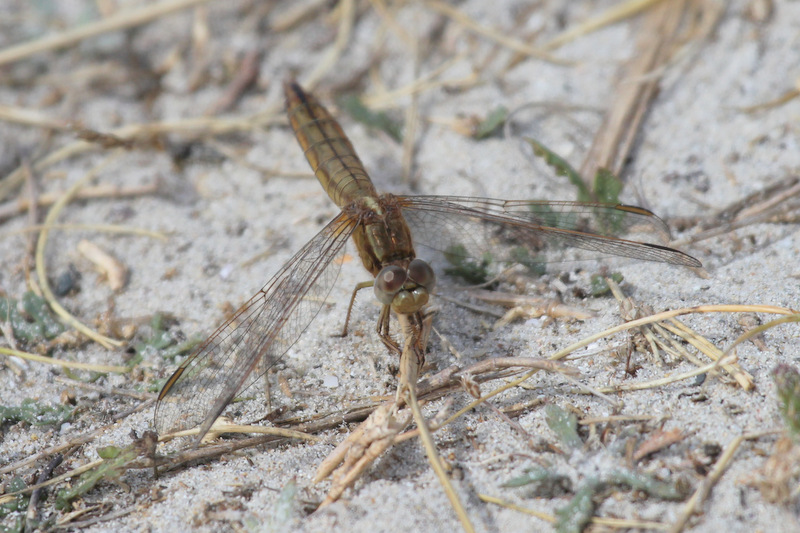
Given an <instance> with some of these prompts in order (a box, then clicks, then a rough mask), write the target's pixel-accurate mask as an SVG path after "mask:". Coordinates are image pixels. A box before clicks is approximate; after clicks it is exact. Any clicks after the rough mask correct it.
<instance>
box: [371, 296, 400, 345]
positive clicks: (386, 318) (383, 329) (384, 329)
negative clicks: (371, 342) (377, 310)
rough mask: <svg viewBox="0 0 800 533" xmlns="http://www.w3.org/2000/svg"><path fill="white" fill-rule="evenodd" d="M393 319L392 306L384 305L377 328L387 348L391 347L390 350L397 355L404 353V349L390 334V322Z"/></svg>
mask: <svg viewBox="0 0 800 533" xmlns="http://www.w3.org/2000/svg"><path fill="white" fill-rule="evenodd" d="M390 319H391V307H389V306H388V305H384V306H383V307H382V308H381V314H380V316H379V317H378V327H377V328H375V329H376V330H377V332H378V337H380V339H381V341H382V342H383V344H384V345H386V347H387V348H389V351H390V352H394V353H396V354H397V355H400V354H402V353H403V350H401V349H400V346H399V345H398V344H397V343H396V342H395V340H394V339H393V338H392V336H391V335H390V334H389V322H390Z"/></svg>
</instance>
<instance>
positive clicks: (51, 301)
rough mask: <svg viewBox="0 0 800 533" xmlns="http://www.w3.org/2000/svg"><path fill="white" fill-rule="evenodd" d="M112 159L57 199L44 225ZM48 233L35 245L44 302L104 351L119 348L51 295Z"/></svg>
mask: <svg viewBox="0 0 800 533" xmlns="http://www.w3.org/2000/svg"><path fill="white" fill-rule="evenodd" d="M113 159H115V157H114V156H112V157H109V158H107V159H106V160H105V162H103V163H101V164H100V165H99V166H97V167H95V168H94V169H93V170H92V171H90V172H87V173H86V175H85V176H84V177H83V178H81V179H79V180H78V181H76V182H75V184H74V185H73V186H72V187H70V188H69V189H68V190H67V191H66V192H65V193H64V195H63V196H62V197H61V198H59V199H58V201H56V203H54V204H53V207H51V208H50V211H48V212H47V216H46V217H45V219H44V225H45V226H48V225H50V224H52V223H53V222H54V221H55V220H56V218H57V217H58V215H59V214H60V213H61V210H62V209H63V208H64V206H65V205H67V204H68V203H69V201H70V200H71V199H72V196H73V195H74V194H75V192H76V191H78V189H80V188H81V187H82V186H83V184H84V183H86V182H88V181H89V180H91V179H93V178H94V177H95V176H96V175H97V174H99V173H100V171H101V170H102V169H103V168H104V167H105V166H107V165H109V164H110V163H111V162H112V161H113ZM48 233H49V232H48V230H47V229H43V230H42V232H41V233H40V234H39V241H38V242H37V243H36V274H37V277H38V280H39V286H40V288H41V290H42V295H43V296H44V298H45V300H47V303H48V305H49V306H50V308H51V309H52V310H53V312H54V313H56V314H57V315H58V316H60V317H61V318H62V319H63V320H64V321H65V322H66V323H67V324H68V325H69V326H71V327H73V328H75V329H76V330H78V331H79V332H81V333H82V334H84V335H86V336H87V337H89V338H90V339H92V340H94V341H95V342H97V343H98V344H100V345H102V346H103V347H105V348H106V349H109V350H110V349H112V348H114V347H116V348H119V347H120V346H122V345H123V344H124V343H123V342H121V341H118V340H116V339H112V338H110V337H106V336H105V335H101V334H100V333H98V332H96V331H94V330H93V329H91V328H90V327H89V326H86V325H85V324H83V323H82V322H81V321H80V320H78V319H77V318H75V317H74V316H73V315H72V314H71V313H70V312H69V311H67V310H66V309H65V308H64V307H63V306H62V305H61V304H60V303H58V301H57V300H56V297H55V294H53V290H52V289H51V288H50V280H49V279H48V276H47V267H46V265H45V261H44V249H45V246H46V244H47V237H48Z"/></svg>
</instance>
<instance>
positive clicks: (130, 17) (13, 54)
mask: <svg viewBox="0 0 800 533" xmlns="http://www.w3.org/2000/svg"><path fill="white" fill-rule="evenodd" d="M208 1H209V0H168V1H165V2H161V3H158V4H152V5H148V6H145V7H142V8H139V9H130V10H122V11H119V12H117V13H116V14H114V15H111V16H110V17H106V18H104V19H102V20H98V21H97V22H90V23H88V24H83V25H81V26H78V27H77V28H73V29H71V30H67V31H65V32H62V33H56V34H53V35H47V36H45V37H42V38H41V39H36V40H34V41H30V42H27V43H23V44H20V45H16V46H10V47H8V48H6V49H5V50H0V65H5V64H7V63H13V62H14V61H19V60H20V59H24V58H26V57H28V56H31V55H34V54H38V53H41V52H47V51H51V50H57V49H59V48H66V47H68V46H72V45H74V44H77V43H79V42H81V41H82V40H84V39H88V38H90V37H97V36H98V35H102V34H104V33H109V32H112V31H118V30H123V29H126V28H132V27H134V26H140V25H142V24H145V23H147V22H150V21H152V20H155V19H157V18H160V17H164V16H166V15H169V14H170V13H173V12H175V11H180V10H183V9H186V8H189V7H192V6H194V5H198V4H202V3H205V2H208Z"/></svg>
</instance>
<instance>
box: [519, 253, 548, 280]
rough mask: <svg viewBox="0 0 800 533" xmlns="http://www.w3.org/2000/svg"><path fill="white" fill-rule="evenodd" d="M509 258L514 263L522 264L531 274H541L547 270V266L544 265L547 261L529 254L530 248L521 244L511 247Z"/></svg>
mask: <svg viewBox="0 0 800 533" xmlns="http://www.w3.org/2000/svg"><path fill="white" fill-rule="evenodd" d="M511 259H512V260H513V261H514V262H515V263H519V264H520V265H522V266H524V267H525V269H526V270H527V271H528V273H529V274H531V275H532V276H543V275H544V274H545V272H546V271H547V267H545V263H546V262H547V261H546V260H545V259H542V258H540V257H538V256H535V255H531V252H530V250H528V249H527V248H524V247H522V246H515V247H514V248H512V249H511Z"/></svg>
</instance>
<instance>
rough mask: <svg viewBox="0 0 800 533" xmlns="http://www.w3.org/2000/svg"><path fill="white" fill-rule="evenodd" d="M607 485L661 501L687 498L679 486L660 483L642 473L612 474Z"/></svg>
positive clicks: (621, 472) (622, 471)
mask: <svg viewBox="0 0 800 533" xmlns="http://www.w3.org/2000/svg"><path fill="white" fill-rule="evenodd" d="M608 484H610V485H615V486H624V487H629V488H631V489H633V490H638V491H641V492H644V493H646V494H648V495H649V496H653V497H654V498H659V499H661V500H669V501H682V500H683V499H685V498H686V496H687V494H686V492H685V491H684V490H682V489H681V487H680V486H678V485H676V484H673V483H668V482H665V481H661V480H659V479H657V478H656V477H655V476H653V475H652V474H646V473H644V472H632V471H628V470H620V471H617V472H613V473H612V474H611V476H610V477H609V479H608Z"/></svg>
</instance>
